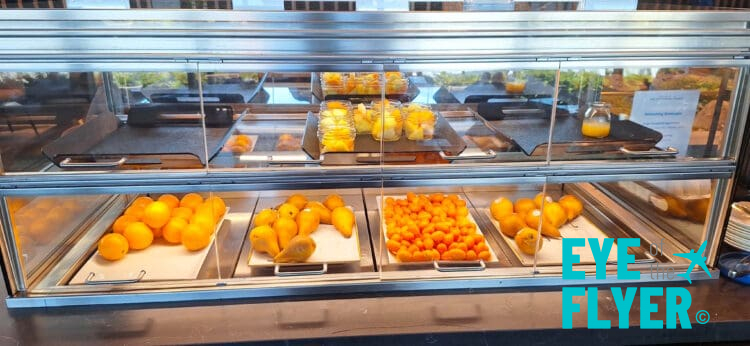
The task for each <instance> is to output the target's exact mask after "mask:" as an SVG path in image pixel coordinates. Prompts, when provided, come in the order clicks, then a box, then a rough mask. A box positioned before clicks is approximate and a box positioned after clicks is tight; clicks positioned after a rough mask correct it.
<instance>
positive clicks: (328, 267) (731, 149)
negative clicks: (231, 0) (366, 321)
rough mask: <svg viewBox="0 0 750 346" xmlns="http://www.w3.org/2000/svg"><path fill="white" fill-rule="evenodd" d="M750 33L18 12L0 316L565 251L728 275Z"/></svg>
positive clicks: (738, 17)
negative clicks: (586, 243)
mask: <svg viewBox="0 0 750 346" xmlns="http://www.w3.org/2000/svg"><path fill="white" fill-rule="evenodd" d="M19 20H25V21H33V22H34V23H35V27H34V28H27V29H22V28H19V27H18V26H17V23H18V21H19ZM748 22H750V15H749V14H747V13H745V12H711V13H696V12H693V13H689V12H670V13H657V12H629V13H621V12H607V13H596V12H560V13H558V14H557V15H556V16H544V17H542V16H539V15H538V14H535V13H489V12H487V13H485V12H474V13H463V12H452V13H399V12H396V13H381V12H372V13H362V12H352V13H332V12H331V13H328V12H316V13H280V12H241V11H170V10H163V11H152V10H138V11H127V10H125V11H92V10H76V11H67V12H65V13H61V12H57V11H53V10H49V11H48V10H37V11H15V10H6V11H0V35H2V36H3V38H4V41H5V42H6V46H7V47H10V48H8V49H4V50H3V52H2V53H0V60H2V64H0V115H2V118H3V119H4V120H5V123H4V124H3V128H2V129H0V130H1V131H0V144H1V145H0V158H1V159H2V169H3V171H2V173H3V174H2V176H1V177H0V195H1V197H2V199H1V200H0V214H1V215H2V219H1V221H2V223H1V225H2V231H3V232H2V255H3V257H2V260H3V265H4V269H5V273H6V282H7V284H8V285H9V292H11V295H10V297H9V298H8V300H7V304H8V306H9V307H39V306H61V305H87V304H121V303H147V302H157V301H158V302H164V301H191V300H206V299H231V298H250V297H281V296H300V295H301V296H304V295H310V294H316V295H320V294H340V293H362V292H369V293H378V292H386V291H422V290H424V291H427V290H429V291H435V290H449V289H459V288H467V287H470V288H484V289H493V288H500V287H513V286H552V285H560V284H561V281H560V280H561V276H562V253H563V251H562V239H563V238H597V239H600V240H601V239H605V238H614V239H615V240H616V241H615V244H614V246H615V247H616V246H617V245H618V244H617V239H620V238H638V239H640V240H641V242H640V244H641V245H640V246H639V247H630V248H628V253H630V254H632V255H633V256H634V258H635V263H632V264H631V265H630V266H629V268H630V269H631V270H636V271H640V272H641V280H644V281H653V280H667V279H666V278H665V277H658V276H657V277H653V275H652V268H653V267H654V266H656V267H657V268H658V267H659V266H660V265H664V266H669V267H670V268H673V269H674V270H680V269H682V270H685V269H687V268H688V262H687V261H686V260H685V259H683V258H681V257H677V256H673V255H672V254H674V253H680V252H688V251H689V250H690V249H698V248H699V247H701V245H702V244H704V243H706V244H707V246H706V247H705V252H704V253H703V255H704V256H706V257H707V264H708V265H709V267H711V268H714V267H715V264H716V263H715V261H716V256H717V251H718V247H719V239H720V236H721V229H722V225H723V223H724V220H725V217H726V215H725V214H726V209H727V206H728V204H729V201H730V199H731V191H732V188H733V183H734V178H735V170H736V166H737V159H738V155H739V147H740V142H741V139H742V135H743V133H742V132H743V131H742V129H744V128H745V124H746V121H747V115H748V105H750V100H748V99H749V98H750V93H749V92H748V89H747V82H748V64H750V60H748V55H749V54H748V49H749V48H750V44H749V42H750V30H749V29H748V27H747V23H748ZM67 28H75V34H74V35H71V34H70V32H69V31H68V30H67ZM105 28H106V30H105ZM269 28H273V30H272V31H269ZM706 28H711V31H706V30H705V29H706ZM42 31H44V32H48V34H45V35H43V36H40V37H36V36H34V34H35V33H37V32H42ZM603 33H606V35H605V34H603ZM31 36H34V39H33V40H30V39H29V37H31ZM653 244H658V245H659V246H660V249H661V252H659V253H657V254H654V253H653V252H652V251H650V248H651V246H652V245H653ZM579 250H580V251H579ZM577 251H579V252H580V253H579V255H580V256H581V261H580V263H578V264H576V266H577V268H580V270H584V271H586V272H587V273H588V274H587V275H593V273H594V268H595V266H594V262H593V257H592V255H591V251H590V249H589V248H587V247H583V248H580V249H578V250H577ZM616 264H617V257H616V256H615V252H614V251H612V255H611V256H610V258H609V261H608V262H607V270H608V279H607V281H606V282H613V280H615V278H616V267H617V265H616ZM714 273H715V272H714ZM691 277H692V278H693V279H704V278H708V277H709V276H708V275H706V274H705V273H704V272H703V271H701V270H700V269H698V270H696V271H694V272H693V273H692V274H691ZM713 277H714V278H715V277H717V275H713ZM599 282H604V281H599Z"/></svg>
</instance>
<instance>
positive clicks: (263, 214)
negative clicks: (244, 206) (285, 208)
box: [253, 209, 278, 227]
mask: <svg viewBox="0 0 750 346" xmlns="http://www.w3.org/2000/svg"><path fill="white" fill-rule="evenodd" d="M276 218H278V212H277V211H276V210H273V209H263V210H261V211H260V212H259V213H258V214H255V218H254V219H253V225H255V227H258V226H263V225H270V224H273V222H274V221H276Z"/></svg>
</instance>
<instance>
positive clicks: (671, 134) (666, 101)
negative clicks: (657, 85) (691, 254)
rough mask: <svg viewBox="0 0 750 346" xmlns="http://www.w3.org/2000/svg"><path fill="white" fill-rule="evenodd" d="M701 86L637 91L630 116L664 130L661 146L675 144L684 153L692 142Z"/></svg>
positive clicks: (656, 128) (631, 118)
mask: <svg viewBox="0 0 750 346" xmlns="http://www.w3.org/2000/svg"><path fill="white" fill-rule="evenodd" d="M699 97H700V90H658V91H636V92H635V96H634V97H633V109H632V111H631V114H630V120H631V121H633V122H636V123H639V124H641V125H643V126H646V127H649V128H651V129H654V130H656V131H659V132H661V134H662V136H663V137H662V140H661V142H659V143H658V145H659V146H660V147H662V148H665V147H674V148H676V149H677V150H679V152H680V155H681V156H683V155H685V153H686V152H687V148H688V144H690V135H691V134H692V129H693V120H694V119H695V113H696V111H697V109H698V98H699Z"/></svg>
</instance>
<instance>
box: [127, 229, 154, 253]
mask: <svg viewBox="0 0 750 346" xmlns="http://www.w3.org/2000/svg"><path fill="white" fill-rule="evenodd" d="M123 235H124V236H125V238H126V239H127V240H128V245H129V246H130V248H131V249H133V250H142V249H145V248H147V247H149V246H150V245H151V243H153V241H154V233H153V232H152V231H151V229H150V228H148V226H146V224H145V223H143V222H133V223H131V224H129V225H128V227H126V228H125V232H123Z"/></svg>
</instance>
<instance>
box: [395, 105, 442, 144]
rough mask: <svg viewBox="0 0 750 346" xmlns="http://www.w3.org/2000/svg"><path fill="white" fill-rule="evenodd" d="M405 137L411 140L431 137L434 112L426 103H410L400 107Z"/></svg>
mask: <svg viewBox="0 0 750 346" xmlns="http://www.w3.org/2000/svg"><path fill="white" fill-rule="evenodd" d="M402 111H403V113H404V118H405V119H406V120H405V121H404V122H405V123H406V124H405V130H406V138H408V139H410V140H413V141H421V140H428V139H432V136H433V135H434V133H435V113H433V112H432V110H431V109H430V107H429V106H428V105H423V104H419V103H410V104H407V105H404V107H402Z"/></svg>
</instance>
